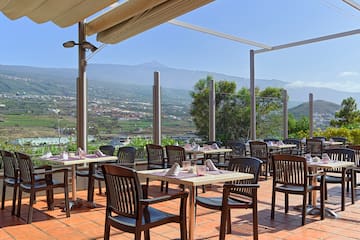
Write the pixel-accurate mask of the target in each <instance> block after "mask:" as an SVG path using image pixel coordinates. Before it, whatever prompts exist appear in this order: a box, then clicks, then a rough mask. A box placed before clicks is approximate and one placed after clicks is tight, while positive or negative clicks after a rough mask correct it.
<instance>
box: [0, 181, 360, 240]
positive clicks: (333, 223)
mask: <svg viewBox="0 0 360 240" xmlns="http://www.w3.org/2000/svg"><path fill="white" fill-rule="evenodd" d="M260 184H261V187H260V190H259V239H276V240H281V239H286V240H290V239H307V240H311V239H318V240H320V239H321V240H332V239H334V240H335V239H337V240H338V239H360V228H359V226H360V191H358V196H357V199H359V200H357V201H356V203H355V204H354V205H351V204H350V199H349V198H348V199H347V200H348V201H347V204H346V210H345V211H344V212H341V211H340V187H339V186H336V185H334V186H331V185H329V186H330V187H331V188H330V191H329V194H330V197H329V201H332V202H333V203H327V204H326V206H327V207H329V208H331V209H333V210H334V211H335V212H337V213H338V215H339V217H338V218H336V219H334V218H330V217H327V218H326V219H325V220H323V221H320V220H319V219H320V218H319V216H307V224H306V225H305V226H301V214H300V212H298V211H297V210H295V209H294V207H293V206H296V205H299V204H300V203H301V200H300V199H299V198H297V197H294V196H291V197H290V204H291V206H292V207H291V208H290V211H289V214H287V215H285V214H284V201H283V194H278V199H277V207H276V213H275V220H274V221H272V220H270V203H271V185H272V181H271V178H270V179H269V180H267V181H260ZM172 187H173V189H176V186H172ZM171 191H174V190H171ZM96 192H97V190H96ZM220 192H221V185H213V186H208V188H207V192H206V193H200V194H206V195H214V194H220ZM150 194H151V195H153V196H154V195H158V194H160V193H159V187H158V183H157V182H153V183H152V185H151V190H150ZM78 196H79V197H80V198H82V199H86V191H79V192H78ZM62 198H63V194H58V195H56V199H57V205H58V206H60V205H62V200H63V199H62ZM95 199H96V203H97V207H96V208H93V209H89V208H87V207H85V206H83V207H81V208H76V209H74V210H73V211H72V212H71V217H70V218H66V217H65V213H63V212H61V210H60V208H59V207H57V208H56V209H55V210H54V211H48V210H46V203H45V198H44V197H42V196H39V197H38V198H37V203H36V205H35V209H36V210H35V211H34V219H33V223H32V224H25V221H24V219H19V218H17V217H15V216H11V214H10V211H11V202H10V201H7V202H6V208H5V210H2V211H0V227H1V228H0V239H1V240H7V239H19V240H20V239H37V240H40V239H102V238H103V230H104V215H105V214H104V213H105V207H104V206H105V196H104V195H95ZM334 201H335V202H336V204H334ZM27 203H28V200H26V199H25V200H24V201H23V204H24V206H23V208H22V218H25V217H26V212H27V208H26V206H25V204H27ZM177 203H178V202H177V201H176V202H171V203H170V204H166V205H165V204H158V207H159V208H162V209H166V211H177ZM251 218H252V217H251V210H250V209H249V210H233V211H232V228H233V233H232V234H230V235H227V237H226V239H252V224H251V223H252V220H251ZM219 224H220V214H219V212H216V211H212V210H207V209H204V208H201V207H199V208H198V211H197V227H196V232H195V236H196V239H218V237H219ZM151 237H152V239H156V240H162V239H179V237H180V233H179V229H178V225H177V224H170V225H164V226H161V227H158V228H154V229H153V230H152V231H151ZM111 239H133V235H132V234H127V233H123V232H120V231H117V230H115V229H112V231H111Z"/></svg>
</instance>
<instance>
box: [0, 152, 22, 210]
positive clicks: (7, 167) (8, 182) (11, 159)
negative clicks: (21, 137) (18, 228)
mask: <svg viewBox="0 0 360 240" xmlns="http://www.w3.org/2000/svg"><path fill="white" fill-rule="evenodd" d="M0 154H1V157H2V161H3V164H4V176H3V189H2V198H1V209H4V206H5V194H6V187H7V186H8V187H12V188H13V197H12V208H11V215H15V205H16V195H17V189H18V187H19V182H20V179H19V174H18V173H19V166H18V163H17V160H16V157H15V155H14V154H13V153H12V152H9V151H5V150H1V151H0Z"/></svg>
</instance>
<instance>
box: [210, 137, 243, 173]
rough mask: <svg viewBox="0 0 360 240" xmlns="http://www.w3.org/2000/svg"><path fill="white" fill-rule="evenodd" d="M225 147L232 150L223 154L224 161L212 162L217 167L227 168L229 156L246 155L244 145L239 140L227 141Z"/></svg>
mask: <svg viewBox="0 0 360 240" xmlns="http://www.w3.org/2000/svg"><path fill="white" fill-rule="evenodd" d="M226 148H229V149H231V150H232V151H231V152H229V153H226V154H225V156H224V162H214V164H215V166H216V167H218V168H223V169H227V168H228V166H229V160H230V159H231V158H239V157H246V145H245V143H243V142H241V141H236V140H234V141H227V142H226Z"/></svg>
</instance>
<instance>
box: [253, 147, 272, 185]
mask: <svg viewBox="0 0 360 240" xmlns="http://www.w3.org/2000/svg"><path fill="white" fill-rule="evenodd" d="M249 146H250V156H251V157H255V158H258V159H260V160H261V161H262V163H263V165H265V173H264V175H265V180H267V178H268V175H269V168H270V166H269V162H270V161H269V160H270V154H269V150H268V146H267V144H266V142H263V141H250V142H249Z"/></svg>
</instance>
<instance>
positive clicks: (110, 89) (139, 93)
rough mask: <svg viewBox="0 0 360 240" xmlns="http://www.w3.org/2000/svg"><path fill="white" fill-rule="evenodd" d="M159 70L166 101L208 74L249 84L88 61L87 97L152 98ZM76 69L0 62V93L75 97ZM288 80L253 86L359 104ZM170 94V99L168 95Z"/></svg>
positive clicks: (184, 97) (153, 66) (154, 66)
mask: <svg viewBox="0 0 360 240" xmlns="http://www.w3.org/2000/svg"><path fill="white" fill-rule="evenodd" d="M154 71H159V72H160V76H161V86H162V88H163V94H164V95H163V96H164V97H166V99H167V101H168V102H170V103H171V102H174V101H175V102H178V101H185V102H189V101H190V97H189V93H188V92H189V90H191V89H193V87H194V84H195V83H196V82H197V81H198V80H199V79H202V78H206V76H207V75H211V76H213V78H214V79H215V80H217V81H219V80H228V81H235V82H236V84H237V86H238V88H241V87H247V88H248V87H249V82H250V81H249V79H248V78H243V77H237V76H229V75H226V74H221V73H215V72H206V71H194V70H186V69H177V68H171V67H167V66H164V65H161V64H158V63H145V64H140V65H132V66H129V65H120V64H89V65H88V67H87V76H88V82H89V96H95V97H116V98H118V97H119V98H121V99H134V98H139V97H140V98H143V99H144V100H148V99H151V94H152V90H151V89H152V85H153V73H154ZM76 77H77V70H76V69H70V68H37V67H28V66H7V65H0V93H16V92H20V93H23V92H24V93H27V94H39V95H43V94H49V95H64V96H74V95H75V86H76V81H75V79H76ZM289 85H290V82H285V81H280V80H275V79H271V80H269V79H256V86H257V87H259V88H260V89H264V88H266V87H269V86H272V87H282V88H285V89H287V91H288V95H289V97H290V99H289V101H290V102H289V106H294V105H295V104H294V103H296V104H299V103H302V102H307V101H308V96H309V93H313V95H314V99H315V100H325V101H328V102H333V103H337V104H340V103H341V101H342V100H343V99H345V98H348V97H350V96H352V97H353V98H354V99H355V100H356V101H357V102H358V103H359V102H360V93H349V92H342V91H336V90H332V89H328V88H303V87H296V88H294V87H290V86H289ZM168 97H169V98H168Z"/></svg>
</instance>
